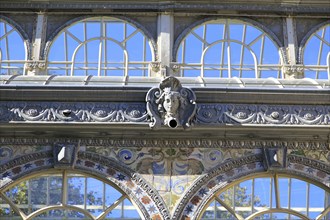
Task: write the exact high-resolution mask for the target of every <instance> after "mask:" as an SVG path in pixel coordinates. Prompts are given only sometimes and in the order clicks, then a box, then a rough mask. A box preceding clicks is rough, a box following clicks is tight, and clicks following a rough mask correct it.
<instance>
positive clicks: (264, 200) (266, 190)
mask: <svg viewBox="0 0 330 220" xmlns="http://www.w3.org/2000/svg"><path fill="white" fill-rule="evenodd" d="M270 192H271V179H270V178H257V179H255V180H254V204H253V205H254V209H256V210H262V209H261V208H260V207H270Z"/></svg>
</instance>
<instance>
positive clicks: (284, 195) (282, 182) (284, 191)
mask: <svg viewBox="0 0 330 220" xmlns="http://www.w3.org/2000/svg"><path fill="white" fill-rule="evenodd" d="M278 184H279V193H280V205H281V208H288V207H289V179H288V178H279V179H278Z"/></svg>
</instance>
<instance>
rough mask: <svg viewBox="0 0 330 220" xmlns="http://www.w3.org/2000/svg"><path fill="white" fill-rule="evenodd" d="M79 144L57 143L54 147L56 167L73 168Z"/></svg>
mask: <svg viewBox="0 0 330 220" xmlns="http://www.w3.org/2000/svg"><path fill="white" fill-rule="evenodd" d="M77 152H78V146H76V145H75V144H72V143H56V144H55V145H54V147H53V156H54V167H66V168H72V167H73V166H74V163H75V160H76V155H77Z"/></svg>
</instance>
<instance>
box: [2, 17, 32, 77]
mask: <svg viewBox="0 0 330 220" xmlns="http://www.w3.org/2000/svg"><path fill="white" fill-rule="evenodd" d="M0 24H1V25H2V27H0V28H1V29H2V28H4V29H7V25H9V26H10V27H11V30H9V31H3V32H2V31H1V34H0V41H2V40H3V41H4V43H3V44H1V45H4V48H3V49H2V48H1V47H0V64H1V67H0V68H1V69H5V70H6V71H7V73H8V74H9V75H14V74H20V75H24V74H25V72H26V71H25V64H26V61H27V60H28V59H30V57H31V43H30V40H29V36H28V34H27V33H26V32H25V31H24V30H23V28H22V27H21V26H20V25H19V24H18V23H16V22H15V21H13V20H12V19H10V18H8V17H5V16H3V15H0ZM13 34H14V35H16V36H14V37H13ZM16 37H19V38H20V39H21V42H19V41H17V40H18V39H14V40H15V44H13V43H9V42H8V41H9V40H10V38H16ZM12 40H13V39H12ZM20 43H21V45H19V44H20ZM13 47H15V48H13ZM21 50H24V56H23V57H21V58H20V59H18V57H17V56H18V54H15V51H21ZM13 52H14V56H15V58H14V59H13V58H12V53H13ZM8 53H9V54H8ZM12 60H15V62H13V61H12ZM2 65H6V66H8V67H10V68H8V67H7V68H2ZM10 69H12V70H13V71H18V72H14V73H11V72H9V71H10ZM0 74H2V73H0Z"/></svg>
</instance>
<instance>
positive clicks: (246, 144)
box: [0, 137, 330, 150]
mask: <svg viewBox="0 0 330 220" xmlns="http://www.w3.org/2000/svg"><path fill="white" fill-rule="evenodd" d="M77 142H79V143H80V146H101V147H123V148H130V147H137V148H140V147H155V148H179V147H182V148H230V149H255V148H263V147H265V148H267V147H278V148H283V147H286V148H288V149H295V150H298V149H301V150H303V149H309V150H330V145H329V142H328V141H315V140H306V141H295V140H228V139H221V138H217V139H215V138H213V139H204V138H176V139H159V138H152V137H150V138H144V139H143V138H129V139H127V138H79V139H78V138H42V137H39V138H26V137H1V138H0V145H13V146H24V145H50V144H51V145H52V144H54V143H77Z"/></svg>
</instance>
